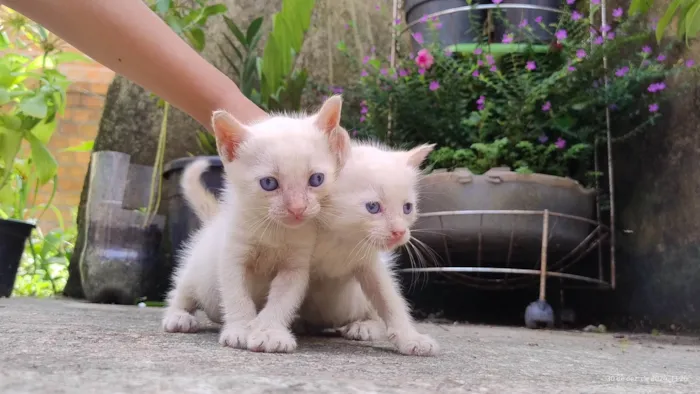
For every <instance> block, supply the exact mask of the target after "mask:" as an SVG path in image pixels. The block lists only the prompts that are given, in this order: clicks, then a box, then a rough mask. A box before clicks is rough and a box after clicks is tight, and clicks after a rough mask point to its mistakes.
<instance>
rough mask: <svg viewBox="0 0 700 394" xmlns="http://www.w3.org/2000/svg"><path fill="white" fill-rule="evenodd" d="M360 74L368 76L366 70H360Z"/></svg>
mask: <svg viewBox="0 0 700 394" xmlns="http://www.w3.org/2000/svg"><path fill="white" fill-rule="evenodd" d="M360 76H361V77H367V76H369V73H368V72H367V70H362V72H361V73H360Z"/></svg>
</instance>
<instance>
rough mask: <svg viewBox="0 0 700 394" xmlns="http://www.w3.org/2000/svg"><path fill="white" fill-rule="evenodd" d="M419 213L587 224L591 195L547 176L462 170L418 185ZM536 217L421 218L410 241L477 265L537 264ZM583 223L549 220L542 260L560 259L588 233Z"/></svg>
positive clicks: (435, 175) (431, 177) (538, 229)
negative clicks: (545, 214)
mask: <svg viewBox="0 0 700 394" xmlns="http://www.w3.org/2000/svg"><path fill="white" fill-rule="evenodd" d="M420 189H421V192H422V193H423V194H422V197H421V201H420V203H419V212H420V213H421V214H426V213H430V212H441V211H462V210H470V211H475V210H519V211H543V210H549V211H550V212H553V213H559V214H566V215H572V216H576V217H581V218H584V219H592V218H593V216H594V213H595V211H594V207H595V192H594V190H592V189H586V188H584V187H582V186H581V185H580V184H579V183H578V182H576V181H574V180H571V179H568V178H561V177H556V176H551V175H543V174H518V173H515V172H513V171H510V170H509V169H508V168H493V169H491V170H489V171H487V172H486V173H485V174H483V175H474V174H472V173H471V172H469V170H467V169H456V170H454V171H451V172H448V171H444V170H438V171H434V172H433V173H431V174H429V175H427V176H426V177H424V178H423V179H422V180H421V183H420ZM542 227H543V215H541V214H513V213H510V214H475V215H443V216H440V217H421V218H420V219H419V220H418V221H417V222H416V225H415V228H416V230H417V231H415V233H414V236H415V237H417V238H418V239H420V240H422V241H424V242H425V243H427V244H428V245H430V246H431V247H432V248H433V249H435V250H436V251H438V252H443V251H444V250H445V247H446V246H447V249H449V253H450V256H451V257H454V256H458V258H459V259H460V260H464V259H466V260H464V261H472V262H474V263H476V262H477V260H480V261H481V262H482V263H489V262H491V263H505V262H506V261H508V262H513V263H516V262H518V261H520V262H523V263H525V262H527V263H531V262H532V261H533V260H534V261H537V260H538V259H539V256H540V252H541V245H542ZM591 229H592V225H591V224H590V223H589V222H586V221H579V220H572V219H569V218H564V217H560V216H554V215H553V216H550V220H549V246H548V255H549V256H551V257H553V258H560V257H563V256H564V255H565V254H567V253H569V252H571V250H572V249H574V248H575V247H576V246H578V245H579V244H580V243H581V242H582V241H584V239H585V238H586V237H587V236H588V235H589V234H590V232H591Z"/></svg>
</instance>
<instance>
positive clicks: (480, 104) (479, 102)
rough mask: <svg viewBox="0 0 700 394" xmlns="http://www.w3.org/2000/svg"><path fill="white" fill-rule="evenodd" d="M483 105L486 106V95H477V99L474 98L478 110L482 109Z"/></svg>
mask: <svg viewBox="0 0 700 394" xmlns="http://www.w3.org/2000/svg"><path fill="white" fill-rule="evenodd" d="M485 107H486V97H485V96H479V99H478V100H476V109H478V110H479V111H483V110H484V108H485Z"/></svg>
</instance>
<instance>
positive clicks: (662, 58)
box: [656, 55, 666, 62]
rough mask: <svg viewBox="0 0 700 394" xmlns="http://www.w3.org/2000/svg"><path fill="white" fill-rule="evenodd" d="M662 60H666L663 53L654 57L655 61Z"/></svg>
mask: <svg viewBox="0 0 700 394" xmlns="http://www.w3.org/2000/svg"><path fill="white" fill-rule="evenodd" d="M664 60H666V56H664V55H659V56H657V57H656V61H657V62H663V61H664Z"/></svg>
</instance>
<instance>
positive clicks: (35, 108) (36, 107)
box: [19, 95, 49, 119]
mask: <svg viewBox="0 0 700 394" xmlns="http://www.w3.org/2000/svg"><path fill="white" fill-rule="evenodd" d="M19 109H20V111H22V112H24V113H25V114H27V115H29V116H32V117H34V118H39V119H43V118H45V117H46V115H47V114H48V111H49V107H48V106H47V105H46V99H45V98H44V96H42V95H36V96H34V97H31V98H29V99H27V100H22V101H21V102H20V103H19Z"/></svg>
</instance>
